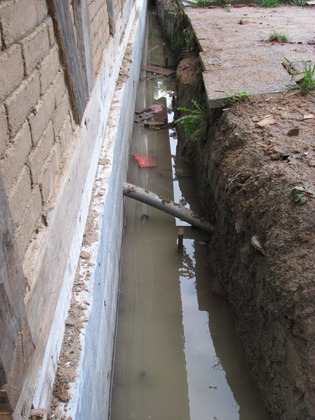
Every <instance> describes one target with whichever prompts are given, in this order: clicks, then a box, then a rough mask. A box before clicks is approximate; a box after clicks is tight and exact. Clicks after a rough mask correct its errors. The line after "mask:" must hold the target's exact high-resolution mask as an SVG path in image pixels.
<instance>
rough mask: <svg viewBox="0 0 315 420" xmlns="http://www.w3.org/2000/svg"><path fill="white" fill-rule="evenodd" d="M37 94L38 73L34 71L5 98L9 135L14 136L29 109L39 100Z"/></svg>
mask: <svg viewBox="0 0 315 420" xmlns="http://www.w3.org/2000/svg"><path fill="white" fill-rule="evenodd" d="M39 94H40V86H39V73H38V71H35V72H34V73H32V74H31V76H30V77H29V78H28V79H27V80H25V81H23V82H22V84H21V85H20V86H19V87H18V88H17V89H16V90H15V91H14V92H13V94H12V95H11V96H9V98H8V99H7V100H6V102H5V106H6V109H7V113H8V118H9V129H10V134H11V136H14V135H15V134H16V132H17V131H18V129H19V128H20V127H21V125H22V124H23V123H24V121H26V118H27V116H28V115H29V113H30V111H31V109H32V108H33V107H34V106H35V105H36V104H37V102H38V100H39Z"/></svg>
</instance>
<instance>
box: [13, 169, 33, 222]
mask: <svg viewBox="0 0 315 420" xmlns="http://www.w3.org/2000/svg"><path fill="white" fill-rule="evenodd" d="M31 191H32V186H31V177H30V171H29V169H28V167H27V166H24V167H23V169H22V172H21V174H20V176H19V178H18V179H17V181H16V183H15V185H14V186H13V188H12V190H11V192H10V195H9V205H10V211H11V216H12V219H13V222H14V224H15V226H17V225H18V224H19V222H20V220H21V217H22V215H23V213H24V211H25V209H26V205H27V203H28V201H29V199H30V196H31Z"/></svg>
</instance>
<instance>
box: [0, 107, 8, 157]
mask: <svg viewBox="0 0 315 420" xmlns="http://www.w3.org/2000/svg"><path fill="white" fill-rule="evenodd" d="M8 131H9V130H8V122H7V115H6V113H5V109H4V106H3V105H2V106H0V156H1V155H2V153H3V152H4V151H5V149H6V147H7V143H8V141H9V132H8Z"/></svg>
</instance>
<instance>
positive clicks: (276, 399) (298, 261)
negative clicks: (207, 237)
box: [177, 57, 315, 420]
mask: <svg viewBox="0 0 315 420" xmlns="http://www.w3.org/2000/svg"><path fill="white" fill-rule="evenodd" d="M196 66H198V62H197V61H196V58H193V57H191V58H187V59H185V60H184V61H182V62H181V63H180V65H179V66H178V71H177V77H178V81H179V83H178V85H179V86H178V88H179V89H178V97H179V99H178V102H179V104H180V105H182V104H184V105H186V106H187V104H189V103H190V101H191V99H192V98H195V99H198V98H200V96H199V97H198V90H199V89H200V83H201V79H200V73H198V71H197V72H196V71H192V69H194V68H195V70H196ZM291 93H292V92H289V93H288V92H286V93H281V94H273V95H261V96H253V97H250V98H249V99H247V100H245V101H244V102H238V103H236V104H235V105H233V106H232V107H230V108H227V109H225V110H223V111H222V114H221V115H220V117H218V113H214V114H213V115H212V116H211V117H210V119H211V120H212V121H211V127H210V130H209V135H208V139H207V140H206V141H205V142H195V143H191V142H189V140H188V139H183V140H182V142H181V145H180V147H179V152H180V153H181V154H184V155H185V156H186V158H187V160H189V161H193V162H194V166H195V170H196V174H197V177H198V179H199V186H200V196H201V201H202V204H203V207H204V210H205V212H206V213H207V216H208V218H209V219H210V220H212V221H214V222H215V228H214V234H213V237H212V241H211V247H210V248H211V252H210V259H211V260H212V262H213V263H214V264H215V266H216V267H217V276H218V279H219V280H220V283H221V285H222V286H223V289H224V292H225V293H226V295H227V298H228V299H229V301H230V303H231V305H232V307H233V309H234V312H235V314H236V318H237V325H238V329H239V332H240V334H241V336H242V338H243V342H244V347H245V351H246V354H247V356H248V359H249V362H250V365H251V367H252V372H253V375H254V376H255V378H256V381H257V383H258V385H259V387H260V389H261V392H262V396H263V398H264V400H265V402H266V404H267V406H268V408H269V410H270V412H271V414H272V416H273V418H275V419H288V420H296V419H303V420H306V419H315V357H314V355H315V308H314V299H315V284H314V268H315V255H314V244H315V229H314V227H315V226H314V225H315V219H314V210H315V197H313V195H312V194H311V193H309V194H308V193H307V192H305V193H303V194H302V195H303V197H305V198H303V199H302V201H305V203H304V204H301V203H299V202H296V201H295V195H294V187H296V186H298V187H302V186H303V184H307V185H308V187H307V190H314V187H315V185H314V183H315V118H314V116H315V99H314V96H312V95H308V96H301V95H300V94H294V95H292V94H291ZM192 95H193V96H192ZM200 99H202V98H200ZM266 116H271V117H272V118H273V121H272V124H270V125H267V126H265V127H259V125H257V124H258V123H259V122H260V121H261V120H263V119H264V118H265V117H266ZM268 118H269V117H268ZM270 121H271V120H270ZM213 287H216V288H217V285H213Z"/></svg>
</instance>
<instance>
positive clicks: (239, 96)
mask: <svg viewBox="0 0 315 420" xmlns="http://www.w3.org/2000/svg"><path fill="white" fill-rule="evenodd" d="M226 96H227V98H226V99H225V105H226V106H231V105H234V104H235V103H236V102H239V101H244V100H245V99H247V98H248V97H249V93H248V92H245V91H243V92H236V93H233V94H230V93H227V94H226Z"/></svg>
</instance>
